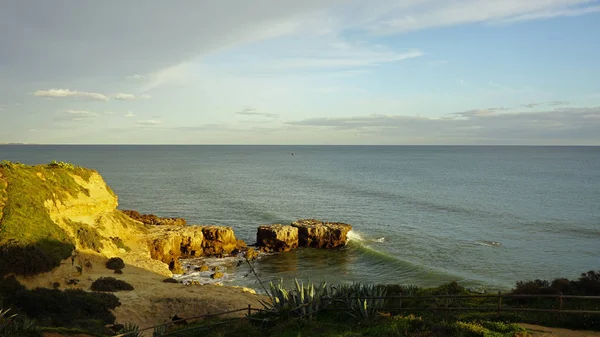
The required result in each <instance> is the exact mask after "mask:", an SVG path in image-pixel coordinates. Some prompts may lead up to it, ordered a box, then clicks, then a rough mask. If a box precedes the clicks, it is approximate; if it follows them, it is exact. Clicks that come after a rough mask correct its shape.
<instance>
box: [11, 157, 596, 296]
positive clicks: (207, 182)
mask: <svg viewBox="0 0 600 337" xmlns="http://www.w3.org/2000/svg"><path fill="white" fill-rule="evenodd" d="M292 153H293V155H292ZM5 159H6V160H11V161H19V162H22V163H26V164H38V163H48V162H50V161H52V160H57V161H68V162H73V163H75V164H76V165H81V166H86V167H90V168H94V169H96V170H98V171H99V172H100V173H101V174H102V176H103V177H104V179H105V180H106V182H107V183H108V184H109V185H110V186H111V187H112V189H113V190H114V191H115V192H116V194H117V195H118V196H119V204H120V208H121V209H135V210H138V211H140V212H145V213H154V214H157V215H160V216H165V217H184V218H186V219H187V220H188V223H191V224H216V225H226V226H231V227H233V228H234V230H235V232H236V235H237V236H238V238H241V239H243V240H245V241H246V242H248V243H254V242H255V241H256V227H257V226H258V225H260V224H272V223H289V222H292V221H294V220H297V219H302V218H316V219H321V220H328V221H337V222H346V223H349V224H352V225H353V226H354V230H353V231H352V232H351V235H350V236H351V240H350V243H349V245H348V246H347V247H346V248H345V249H341V250H315V249H300V250H297V251H295V252H290V253H281V254H274V255H265V256H262V257H261V258H260V259H259V260H258V261H257V262H255V269H256V271H257V273H258V274H259V276H260V277H261V279H263V280H270V279H274V278H279V277H283V278H284V279H285V280H293V278H299V279H302V280H307V279H311V280H314V281H328V282H333V283H342V282H365V283H399V284H417V285H421V286H432V285H438V284H441V283H443V282H448V281H459V282H461V283H462V284H464V285H466V286H469V287H474V288H482V289H507V288H510V287H512V286H513V285H514V283H515V282H516V281H519V280H530V279H537V278H545V279H550V278H556V277H568V278H576V277H578V275H579V274H580V273H582V272H586V271H588V270H599V269H600V147H502V146H498V147H496V146H54V145H52V146H37V145H3V146H0V160H5ZM236 262H237V260H235V259H225V260H214V259H212V260H209V261H208V263H209V264H221V265H223V267H224V268H225V274H226V277H225V279H223V280H221V282H223V283H224V284H230V285H244V286H250V287H254V288H258V283H257V281H256V278H255V277H253V276H252V275H249V276H247V274H248V271H249V268H248V266H247V265H245V264H242V265H240V266H237V263H236ZM202 263H207V261H191V264H192V265H196V264H202ZM191 278H196V279H207V275H203V274H201V273H193V274H191V275H187V276H185V277H183V279H187V280H189V279H191Z"/></svg>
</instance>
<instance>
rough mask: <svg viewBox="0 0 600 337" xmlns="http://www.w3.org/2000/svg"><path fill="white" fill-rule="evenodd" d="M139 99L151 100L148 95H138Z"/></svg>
mask: <svg viewBox="0 0 600 337" xmlns="http://www.w3.org/2000/svg"><path fill="white" fill-rule="evenodd" d="M140 98H142V99H150V98H152V96H151V95H148V94H142V95H140Z"/></svg>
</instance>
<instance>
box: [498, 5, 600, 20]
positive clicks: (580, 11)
mask: <svg viewBox="0 0 600 337" xmlns="http://www.w3.org/2000/svg"><path fill="white" fill-rule="evenodd" d="M596 12H600V6H589V7H583V8H561V9H557V10H542V11H538V12H533V13H527V14H523V15H517V16H514V17H511V18H508V19H504V20H501V21H500V23H513V22H519V21H529V20H539V19H551V18H556V17H561V16H580V15H584V14H589V13H596Z"/></svg>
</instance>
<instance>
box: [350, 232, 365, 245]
mask: <svg viewBox="0 0 600 337" xmlns="http://www.w3.org/2000/svg"><path fill="white" fill-rule="evenodd" d="M347 238H348V241H357V242H362V241H364V240H363V238H362V236H361V235H360V234H358V233H357V232H356V231H354V230H353V229H352V230H350V231H349V232H348V234H347Z"/></svg>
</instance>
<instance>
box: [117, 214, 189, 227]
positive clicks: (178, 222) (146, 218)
mask: <svg viewBox="0 0 600 337" xmlns="http://www.w3.org/2000/svg"><path fill="white" fill-rule="evenodd" d="M121 212H123V213H125V215H127V216H128V217H130V218H132V219H134V220H137V221H139V222H141V223H144V224H146V225H153V226H165V225H166V226H185V225H186V223H187V221H186V220H185V219H183V218H160V217H158V216H156V215H154V214H140V213H139V212H137V211H133V210H123V211H121Z"/></svg>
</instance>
